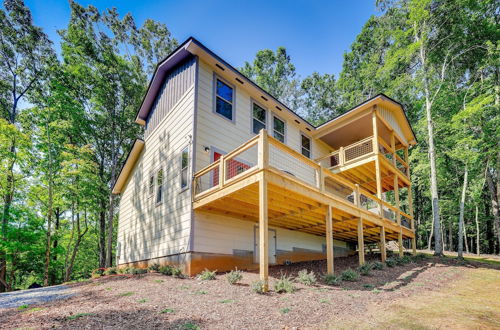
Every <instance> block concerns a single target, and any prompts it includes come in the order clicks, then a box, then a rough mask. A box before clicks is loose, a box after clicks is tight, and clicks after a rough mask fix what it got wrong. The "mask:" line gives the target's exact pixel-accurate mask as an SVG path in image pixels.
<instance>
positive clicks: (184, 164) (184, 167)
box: [181, 147, 189, 189]
mask: <svg viewBox="0 0 500 330" xmlns="http://www.w3.org/2000/svg"><path fill="white" fill-rule="evenodd" d="M188 167H189V149H188V147H186V148H185V149H184V150H182V153H181V189H183V188H186V187H187V186H188Z"/></svg>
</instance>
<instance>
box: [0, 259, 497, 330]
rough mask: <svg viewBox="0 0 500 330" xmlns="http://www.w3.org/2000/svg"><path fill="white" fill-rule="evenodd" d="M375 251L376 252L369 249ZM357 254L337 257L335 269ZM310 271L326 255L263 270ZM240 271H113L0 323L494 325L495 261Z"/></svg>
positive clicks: (11, 312) (6, 312)
mask: <svg viewBox="0 0 500 330" xmlns="http://www.w3.org/2000/svg"><path fill="white" fill-rule="evenodd" d="M371 258H372V259H376V256H372V257H371ZM356 265H357V258H356V257H349V258H336V259H335V271H336V272H337V273H340V272H341V271H343V270H344V269H346V268H348V267H355V266H356ZM304 268H305V269H312V270H314V271H315V273H316V274H322V273H324V272H325V271H326V263H325V262H324V261H322V262H306V263H300V264H293V265H291V266H276V267H272V268H271V269H270V274H271V276H272V277H273V278H271V281H270V284H271V287H272V284H273V282H274V281H275V278H277V277H279V276H280V274H281V273H283V274H285V273H286V274H287V275H292V276H295V275H296V273H297V271H299V270H301V269H304ZM257 279H258V273H257V272H245V273H244V274H243V280H242V281H241V283H240V284H238V285H230V284H229V283H228V282H227V280H226V277H225V274H219V275H218V276H217V279H216V280H212V281H200V280H197V279H192V278H187V279H177V278H172V277H169V276H164V275H161V274H156V273H150V274H145V275H114V276H107V277H102V278H99V279H94V280H91V281H89V282H86V283H79V284H75V285H74V287H75V288H76V289H77V290H75V291H76V292H77V294H76V295H74V296H72V297H70V298H68V299H66V300H60V301H54V302H50V303H46V304H42V305H36V306H35V305H33V306H28V307H27V306H23V307H24V308H23V309H19V308H10V309H3V310H0V328H2V329H19V328H22V329H27V328H34V329H47V328H64V329H75V328H84V329H103V328H106V329H114V328H117V329H118V328H127V329H132V328H141V329H154V328H158V329H198V328H201V329H228V328H229V329H290V328H313V329H317V328H345V329H359V328H419V329H421V328H450V326H451V328H454V329H455V328H498V327H500V323H499V320H500V265H497V264H485V263H479V262H473V261H469V262H465V263H458V262H456V261H455V260H454V259H451V258H443V259H437V258H430V259H426V260H422V261H419V262H418V263H411V264H407V265H403V266H396V267H394V268H385V269H383V270H374V271H372V274H371V275H370V276H362V277H361V279H360V281H358V282H343V283H342V285H341V286H340V287H332V286H327V285H324V284H322V283H321V282H319V284H318V285H316V286H313V287H308V286H305V285H301V284H297V285H296V286H297V287H298V289H299V290H298V291H297V292H295V293H291V294H278V293H275V292H270V293H268V294H265V295H259V294H256V293H254V292H252V291H251V289H250V283H251V282H252V281H255V280H257Z"/></svg>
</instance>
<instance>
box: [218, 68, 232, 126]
mask: <svg viewBox="0 0 500 330" xmlns="http://www.w3.org/2000/svg"><path fill="white" fill-rule="evenodd" d="M215 82H216V86H215V112H217V113H218V114H220V115H222V116H224V117H226V118H227V119H229V120H231V121H232V120H233V93H234V90H233V88H232V87H230V86H229V85H228V84H226V83H225V82H223V81H222V80H220V79H218V78H216V79H215Z"/></svg>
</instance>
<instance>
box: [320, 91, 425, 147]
mask: <svg viewBox="0 0 500 330" xmlns="http://www.w3.org/2000/svg"><path fill="white" fill-rule="evenodd" d="M376 106H381V107H384V108H386V109H388V110H390V111H392V112H393V113H394V115H395V116H396V119H397V121H398V122H399V123H400V124H401V128H402V130H403V133H404V135H405V138H406V140H407V141H408V143H409V144H410V145H415V144H416V143H417V139H416V137H415V133H414V132H413V129H412V127H411V124H410V122H409V121H408V118H407V117H406V113H405V111H404V108H403V106H402V105H401V104H400V103H399V102H397V101H395V100H393V99H391V98H390V97H388V96H386V95H384V94H379V95H377V96H374V97H372V98H371V99H369V100H366V101H365V102H363V103H361V104H358V105H357V106H355V107H353V108H352V109H350V110H348V111H347V112H345V113H343V114H342V115H340V116H337V117H335V118H333V119H331V120H329V121H327V122H326V123H324V124H322V125H320V126H318V127H317V128H316V130H315V132H314V137H315V138H321V137H322V136H324V135H326V134H328V133H330V132H332V131H335V130H336V129H338V128H340V127H342V126H344V125H346V123H349V122H350V121H351V120H353V119H354V118H357V117H361V116H363V115H365V114H367V113H368V112H370V111H371V110H372V109H374V107H376Z"/></svg>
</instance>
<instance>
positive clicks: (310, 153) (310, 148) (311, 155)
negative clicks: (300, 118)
mask: <svg viewBox="0 0 500 330" xmlns="http://www.w3.org/2000/svg"><path fill="white" fill-rule="evenodd" d="M303 136H304V137H306V138H308V139H309V157H308V158H309V159H312V158H313V154H312V147H313V144H312V139H311V137H310V136H309V135H307V134H306V133H304V132H302V131H301V132H300V154H301V155H302V156H305V157H307V156H306V155H304V154H303V153H302V137H303Z"/></svg>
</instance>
